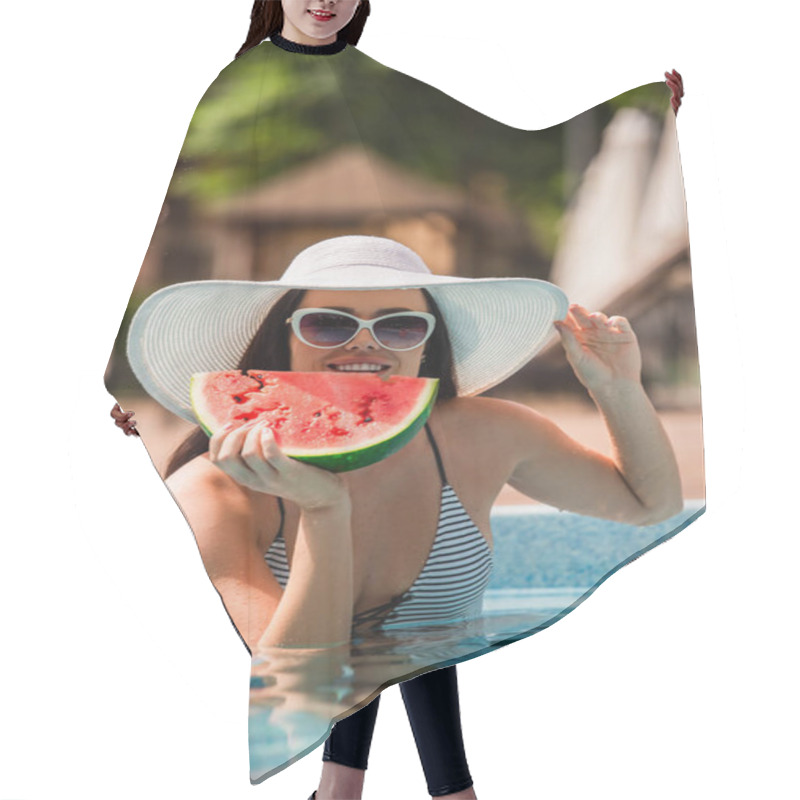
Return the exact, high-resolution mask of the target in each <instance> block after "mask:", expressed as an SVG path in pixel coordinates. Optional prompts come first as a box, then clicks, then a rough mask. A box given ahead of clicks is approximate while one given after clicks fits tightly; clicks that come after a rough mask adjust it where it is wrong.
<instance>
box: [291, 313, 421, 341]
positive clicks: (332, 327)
mask: <svg viewBox="0 0 800 800" xmlns="http://www.w3.org/2000/svg"><path fill="white" fill-rule="evenodd" d="M286 322H287V324H291V326H292V330H293V331H294V334H295V336H297V338H298V339H299V340H300V341H301V342H303V343H304V344H307V345H309V346H310V347H318V348H320V349H326V348H333V347H341V346H342V345H345V344H347V343H348V342H351V341H353V339H355V338H356V336H358V334H359V331H361V329H362V328H366V329H367V330H368V331H369V332H370V333H371V334H372V336H373V338H374V339H375V341H376V342H377V343H378V344H379V345H380V346H381V347H383V348H385V349H386V350H413V349H414V348H415V347H419V346H420V345H422V344H425V342H426V341H428V337H429V336H430V335H431V334H432V333H433V328H434V326H435V325H436V318H435V317H434V316H433V314H428V313H426V312H424V311H398V312H397V313H395V314H386V315H384V316H382V317H376V318H375V319H361V318H360V317H354V316H353V315H352V314H348V313H347V312H346V311H332V310H331V309H325V308H301V309H298V310H297V311H295V312H294V314H292V316H291V317H289V319H287V320H286Z"/></svg>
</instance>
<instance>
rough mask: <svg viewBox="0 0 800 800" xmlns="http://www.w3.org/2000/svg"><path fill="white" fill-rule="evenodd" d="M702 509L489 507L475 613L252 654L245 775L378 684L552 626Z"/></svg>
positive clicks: (255, 777) (269, 764)
mask: <svg viewBox="0 0 800 800" xmlns="http://www.w3.org/2000/svg"><path fill="white" fill-rule="evenodd" d="M704 510H705V502H704V501H702V500H696V501H689V502H687V503H686V504H685V506H684V509H683V511H682V512H681V513H680V514H677V515H676V516H674V517H672V518H670V519H668V520H665V521H664V522H661V523H659V524H657V525H650V526H646V527H637V526H635V525H624V524H622V523H617V522H609V521H608V520H601V519H596V518H594V517H584V516H580V515H577V514H570V513H566V512H559V511H556V510H554V509H552V508H548V507H544V506H504V507H499V508H496V509H495V510H494V511H493V512H492V533H493V540H494V571H493V573H492V579H491V581H490V583H489V586H488V588H487V591H486V594H485V596H484V603H483V611H482V614H481V616H480V617H478V618H476V619H470V620H463V621H459V622H454V623H451V624H446V625H441V624H439V625H415V626H408V627H406V628H398V629H393V630H386V631H377V632H375V634H370V638H369V639H362V640H355V641H354V642H353V643H352V645H351V646H350V647H348V648H342V649H333V650H331V649H326V650H303V649H295V648H272V649H271V650H270V651H269V652H265V653H261V654H259V656H258V657H255V658H254V659H253V668H252V675H251V690H250V716H249V737H250V773H251V781H252V782H253V783H258V782H261V781H262V780H265V779H266V778H268V777H269V776H270V775H272V774H274V773H275V772H278V771H280V770H281V769H284V768H285V767H287V766H289V764H291V763H293V762H294V761H296V760H297V759H298V758H301V757H302V756H303V755H305V754H306V753H308V752H310V751H311V750H313V749H314V748H316V747H317V746H319V744H321V743H322V741H323V740H324V739H325V738H326V737H327V736H328V733H329V732H330V728H331V725H332V722H333V720H335V719H336V718H340V717H342V716H346V715H347V714H348V713H351V712H352V711H353V710H355V709H356V708H358V707H361V706H362V705H364V704H365V703H367V702H369V700H371V699H372V698H373V697H374V696H375V695H376V694H377V692H378V691H380V689H382V688H385V687H386V686H389V685H391V684H393V683H397V682H398V681H400V680H404V679H407V678H411V677H414V676H415V675H417V674H420V673H421V672H425V671H427V670H429V669H432V668H436V667H443V666H448V665H450V664H455V663H458V662H460V661H464V660H466V659H468V658H474V657H476V656H478V655H481V654H482V653H485V652H488V651H489V650H491V649H493V648H496V647H501V646H503V645H506V644H509V643H510V642H513V641H515V640H518V639H522V638H525V637H527V636H531V635H532V634H534V633H536V632H537V631H540V630H543V629H544V628H546V627H548V626H550V625H552V624H553V623H554V622H557V621H558V620H559V619H561V618H562V617H563V616H565V615H566V614H568V613H569V612H570V611H571V610H572V609H574V608H575V607H576V606H577V605H578V604H580V603H581V602H583V601H584V600H585V599H586V598H587V597H589V595H591V593H592V592H593V591H594V590H595V589H596V588H597V587H598V586H599V585H600V584H601V583H602V582H603V581H605V580H606V579H607V578H608V577H610V576H611V575H613V573H614V572H616V571H617V570H618V569H620V568H621V567H623V566H625V565H626V564H629V563H630V562H631V561H633V560H635V559H636V558H638V557H639V556H640V555H642V554H643V553H644V552H646V551H647V550H650V549H652V548H653V547H655V546H656V545H658V544H660V543H662V542H664V541H666V540H667V539H669V538H671V537H672V536H674V535H675V534H676V533H678V532H679V531H681V530H683V529H684V528H685V527H686V526H687V525H689V524H690V523H691V522H693V521H694V520H695V519H697V517H699V516H700V515H701V514H702V513H703V511H704Z"/></svg>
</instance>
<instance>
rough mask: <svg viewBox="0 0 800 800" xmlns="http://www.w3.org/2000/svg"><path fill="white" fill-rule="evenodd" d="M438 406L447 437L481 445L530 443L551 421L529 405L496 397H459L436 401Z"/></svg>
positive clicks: (524, 445) (544, 430)
mask: <svg viewBox="0 0 800 800" xmlns="http://www.w3.org/2000/svg"><path fill="white" fill-rule="evenodd" d="M437 409H438V411H439V419H440V420H441V425H442V428H443V430H444V431H445V433H446V435H447V436H448V438H450V439H455V440H461V441H464V442H473V443H474V444H475V446H476V447H479V448H481V447H482V446H483V445H485V446H487V447H492V448H496V447H497V446H498V445H500V446H508V447H509V448H512V449H516V447H517V446H522V447H530V446H531V444H532V443H533V441H535V440H538V439H539V438H541V436H542V435H543V434H545V433H546V429H547V428H548V426H549V425H550V424H551V423H550V422H549V421H548V420H547V418H546V417H544V416H543V415H541V414H539V413H538V412H537V411H534V410H533V409H532V408H530V407H529V406H526V405H522V404H521V403H516V402H514V401H512V400H503V399H501V398H497V397H456V398H453V399H452V400H447V401H445V402H444V403H441V404H437Z"/></svg>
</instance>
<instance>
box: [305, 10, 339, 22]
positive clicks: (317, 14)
mask: <svg viewBox="0 0 800 800" xmlns="http://www.w3.org/2000/svg"><path fill="white" fill-rule="evenodd" d="M308 13H309V14H311V16H312V17H314V19H316V20H320V21H321V22H327V21H328V20H330V19H332V18H333V17H335V16H336V14H333V13H332V12H330V11H322V10H320V9H317V8H313V9H309V10H308Z"/></svg>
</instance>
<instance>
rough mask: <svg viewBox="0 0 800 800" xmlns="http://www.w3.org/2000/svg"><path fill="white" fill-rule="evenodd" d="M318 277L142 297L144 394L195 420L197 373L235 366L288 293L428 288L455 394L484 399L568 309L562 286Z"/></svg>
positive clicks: (134, 326)
mask: <svg viewBox="0 0 800 800" xmlns="http://www.w3.org/2000/svg"><path fill="white" fill-rule="evenodd" d="M330 277H331V281H330V282H329V283H327V282H326V280H325V273H324V271H322V272H318V273H317V274H315V275H314V281H313V285H312V284H310V283H309V284H305V283H303V282H302V281H300V282H297V281H295V282H291V283H289V282H286V283H284V282H283V281H272V282H253V281H228V280H224V281H195V282H191V283H180V284H174V285H172V286H168V287H166V288H164V289H161V290H159V291H157V292H155V293H154V294H152V295H151V296H150V297H148V298H147V300H145V302H144V303H143V304H142V305H141V307H140V308H139V310H138V311H137V313H136V315H135V316H134V318H133V320H132V322H131V327H130V331H129V334H128V359H129V361H130V365H131V368H132V369H133V372H134V374H135V375H136V377H137V379H138V380H139V381H140V383H141V384H142V386H143V387H144V389H145V390H146V391H147V393H148V394H150V395H151V397H153V398H154V399H155V400H157V401H158V402H159V403H160V404H161V405H163V406H164V407H165V408H167V409H169V410H170V411H172V412H173V413H175V414H177V415H178V416H180V417H183V418H184V419H186V420H189V421H192V422H196V421H197V420H196V418H195V416H194V414H193V412H192V407H191V402H190V398H189V386H190V378H191V376H192V375H193V374H194V373H196V372H218V371H223V370H228V369H235V368H236V366H237V364H238V363H239V360H240V359H241V357H242V355H243V354H244V352H245V350H246V349H247V347H248V345H249V344H250V341H251V340H252V338H253V336H254V335H255V333H256V331H257V330H258V328H259V327H260V325H261V324H262V322H263V321H264V319H265V317H266V316H267V314H268V313H269V311H270V309H271V308H272V306H273V305H274V304H275V303H276V302H277V301H278V299H280V297H282V296H283V295H284V294H285V293H286V292H287V291H289V290H290V289H330V290H337V291H375V290H378V289H390V288H391V289H426V290H427V291H428V292H430V294H431V296H432V297H433V299H434V300H435V301H436V304H437V305H438V306H439V309H440V310H441V312H442V315H443V317H444V319H445V323H446V325H447V332H448V335H449V338H450V343H451V346H452V350H453V362H454V371H455V379H456V387H457V391H458V394H459V395H461V396H469V395H476V394H480V393H481V392H484V391H486V390H487V389H490V388H491V387H492V386H495V385H497V384H498V383H500V382H502V381H503V380H505V379H506V378H508V377H509V376H510V375H513V374H514V373H515V372H517V371H518V370H519V369H520V368H521V367H522V366H524V365H525V364H526V363H527V362H528V361H530V359H531V358H533V356H534V355H535V354H536V353H537V352H539V350H541V348H542V347H543V346H544V345H545V344H546V342H547V341H548V340H549V339H550V338H551V336H553V335H554V330H553V322H554V321H555V320H557V319H563V318H564V316H565V315H566V313H567V309H568V305H569V304H568V301H567V297H566V295H565V294H564V292H563V291H561V289H559V288H558V287H557V286H555V285H553V284H551V283H548V282H547V281H540V280H535V279H531V278H478V279H469V278H457V277H453V276H446V275H434V274H415V275H413V276H412V275H409V273H408V272H402V271H399V270H396V269H392V268H388V267H387V268H380V267H379V268H376V267H375V266H372V267H370V268H369V277H368V279H367V276H366V274H363V275H362V274H359V269H358V268H357V267H356V268H353V269H352V270H350V271H349V272H348V274H347V275H344V276H343V275H342V271H341V269H340V270H331V274H330Z"/></svg>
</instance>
